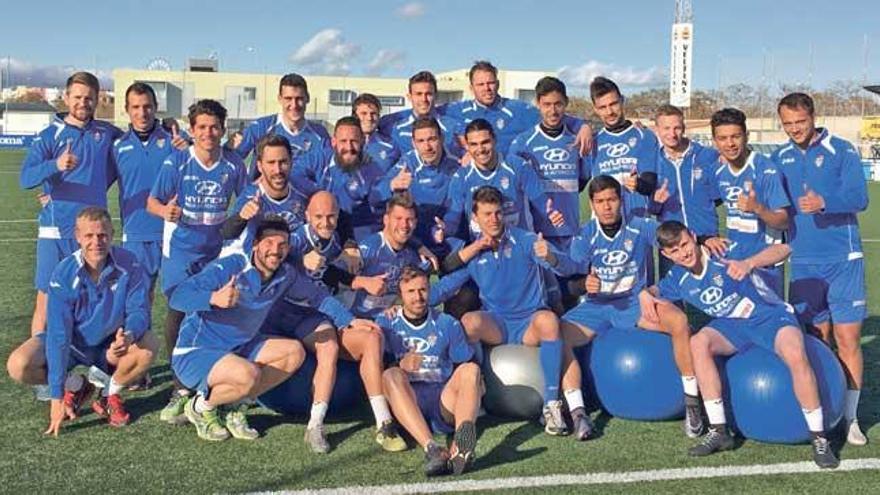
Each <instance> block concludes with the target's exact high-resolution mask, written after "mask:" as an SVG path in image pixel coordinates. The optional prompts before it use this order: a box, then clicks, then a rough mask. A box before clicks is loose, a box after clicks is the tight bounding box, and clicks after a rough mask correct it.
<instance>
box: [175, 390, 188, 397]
mask: <svg viewBox="0 0 880 495" xmlns="http://www.w3.org/2000/svg"><path fill="white" fill-rule="evenodd" d="M177 395H179V396H181V397H189V390H187V389H185V388H179V389H177Z"/></svg>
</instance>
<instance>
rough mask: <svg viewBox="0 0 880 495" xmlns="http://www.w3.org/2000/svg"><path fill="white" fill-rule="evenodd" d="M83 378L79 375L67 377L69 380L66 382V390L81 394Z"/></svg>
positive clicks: (73, 374) (72, 374)
mask: <svg viewBox="0 0 880 495" xmlns="http://www.w3.org/2000/svg"><path fill="white" fill-rule="evenodd" d="M84 381H85V380H83V376H82V375H79V374H77V373H70V374H68V375H67V379H66V380H64V390H69V391H71V392H79V389H81V388H82V386H83V382H84Z"/></svg>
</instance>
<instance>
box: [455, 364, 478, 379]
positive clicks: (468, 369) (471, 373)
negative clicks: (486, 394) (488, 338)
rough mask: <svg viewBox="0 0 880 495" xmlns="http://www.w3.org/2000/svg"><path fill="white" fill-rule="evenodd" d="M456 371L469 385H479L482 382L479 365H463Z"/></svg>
mask: <svg viewBox="0 0 880 495" xmlns="http://www.w3.org/2000/svg"><path fill="white" fill-rule="evenodd" d="M455 371H456V373H457V374H458V375H459V376H460V377H461V379H462V380H464V381H465V382H467V383H471V382H473V383H478V382H479V381H480V367H479V366H477V363H472V362H468V363H462V364H460V365H459V366H458V368H456V370H455Z"/></svg>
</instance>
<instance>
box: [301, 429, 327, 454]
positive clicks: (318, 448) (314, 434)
mask: <svg viewBox="0 0 880 495" xmlns="http://www.w3.org/2000/svg"><path fill="white" fill-rule="evenodd" d="M303 440H305V442H306V444H308V446H309V448H311V449H312V452H314V453H316V454H326V453H327V452H330V444H329V443H327V438H326V437H324V425H322V424H321V425H318V426H316V427H314V428H306V434H305V437H304V438H303Z"/></svg>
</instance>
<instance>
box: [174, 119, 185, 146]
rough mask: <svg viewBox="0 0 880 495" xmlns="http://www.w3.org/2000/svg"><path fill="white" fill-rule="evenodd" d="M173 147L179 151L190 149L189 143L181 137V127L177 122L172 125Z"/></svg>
mask: <svg viewBox="0 0 880 495" xmlns="http://www.w3.org/2000/svg"><path fill="white" fill-rule="evenodd" d="M171 146H174V148H176V149H179V150H185V149H187V148H188V147H189V142H188V141H187V140H186V139H183V137H181V135H180V125H179V124H178V123H177V121H176V120H175V121H173V122H172V123H171Z"/></svg>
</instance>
